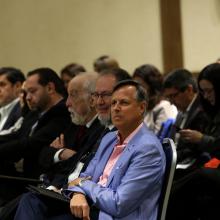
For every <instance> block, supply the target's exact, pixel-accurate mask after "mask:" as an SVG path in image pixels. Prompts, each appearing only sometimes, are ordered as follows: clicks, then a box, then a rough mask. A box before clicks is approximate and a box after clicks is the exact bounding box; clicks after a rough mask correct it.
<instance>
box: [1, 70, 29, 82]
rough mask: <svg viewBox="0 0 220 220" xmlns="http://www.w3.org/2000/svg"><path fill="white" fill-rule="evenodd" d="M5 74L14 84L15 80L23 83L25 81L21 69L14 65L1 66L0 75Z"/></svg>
mask: <svg viewBox="0 0 220 220" xmlns="http://www.w3.org/2000/svg"><path fill="white" fill-rule="evenodd" d="M2 75H6V78H7V80H8V81H9V82H10V83H11V84H15V83H16V82H21V83H23V82H24V81H25V76H24V74H23V73H22V72H21V70H19V69H16V68H14V67H2V68H0V76H2Z"/></svg>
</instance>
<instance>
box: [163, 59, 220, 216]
mask: <svg viewBox="0 0 220 220" xmlns="http://www.w3.org/2000/svg"><path fill="white" fill-rule="evenodd" d="M219 85H220V64H219V63H213V64H210V65H208V66H206V67H205V68H204V69H203V70H202V71H201V73H200V74H199V76H198V87H199V91H200V95H201V102H202V105H203V107H204V110H205V111H206V113H207V115H208V117H209V119H210V124H209V126H207V127H206V128H205V132H204V134H202V133H201V132H199V131H195V130H190V129H186V130H181V131H180V135H181V136H182V137H183V138H184V139H185V141H189V142H193V143H198V145H197V146H198V149H196V150H197V151H198V153H203V154H204V155H209V157H210V158H212V159H211V160H210V161H209V162H208V163H205V165H204V167H200V168H197V169H195V170H194V171H193V172H191V173H190V174H188V175H186V176H184V177H183V178H182V179H180V180H178V182H174V184H173V189H172V194H171V198H170V204H169V208H168V217H167V219H169V220H172V219H178V220H181V219H187V220H191V219H192V220H194V219H195V220H198V219H200V220H203V219H204V220H206V219H215V218H216V216H218V213H219V210H218V209H219V201H218V200H219V196H220V166H219V164H220V135H219V134H220V86H219ZM192 146H193V145H192Z"/></svg>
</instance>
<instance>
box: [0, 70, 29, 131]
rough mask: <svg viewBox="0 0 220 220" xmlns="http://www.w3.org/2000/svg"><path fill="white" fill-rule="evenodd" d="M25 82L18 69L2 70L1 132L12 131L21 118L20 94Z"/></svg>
mask: <svg viewBox="0 0 220 220" xmlns="http://www.w3.org/2000/svg"><path fill="white" fill-rule="evenodd" d="M24 80H25V77H24V74H23V73H22V72H21V71H20V70H18V69H15V68H12V67H3V68H0V131H3V130H7V129H10V127H12V126H13V125H14V124H15V123H16V122H17V120H18V119H19V118H20V116H21V106H20V103H19V93H20V91H21V86H22V83H23V82H24Z"/></svg>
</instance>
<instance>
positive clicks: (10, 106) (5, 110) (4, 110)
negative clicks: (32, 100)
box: [0, 98, 19, 115]
mask: <svg viewBox="0 0 220 220" xmlns="http://www.w3.org/2000/svg"><path fill="white" fill-rule="evenodd" d="M18 102H19V98H16V99H14V100H13V101H12V102H10V103H9V104H7V105H5V106H2V107H1V108H0V113H1V115H5V114H6V113H9V112H11V110H12V109H13V108H14V106H15V105H16V104H17V103H18Z"/></svg>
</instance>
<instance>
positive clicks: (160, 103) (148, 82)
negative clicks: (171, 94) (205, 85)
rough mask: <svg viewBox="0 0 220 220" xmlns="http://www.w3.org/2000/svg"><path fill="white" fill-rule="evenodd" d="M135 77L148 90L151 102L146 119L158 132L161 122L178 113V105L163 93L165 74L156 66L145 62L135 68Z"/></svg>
mask: <svg viewBox="0 0 220 220" xmlns="http://www.w3.org/2000/svg"><path fill="white" fill-rule="evenodd" d="M133 79H134V80H136V81H139V82H140V83H141V84H142V85H143V86H144V87H145V88H146V90H147V92H148V95H149V104H148V108H147V114H146V117H145V119H144V121H145V123H146V124H147V126H148V127H149V128H150V129H151V130H152V131H154V133H155V134H158V132H159V130H160V128H161V124H162V123H163V122H165V121H166V120H167V119H170V118H173V119H175V118H176V115H177V109H176V107H175V106H174V105H171V104H170V102H169V101H167V100H165V99H164V97H163V96H162V94H161V89H162V83H163V76H162V74H161V73H160V72H159V70H158V69H157V68H156V67H155V66H153V65H150V64H144V65H142V66H140V67H138V68H136V69H135V71H134V73H133Z"/></svg>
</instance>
